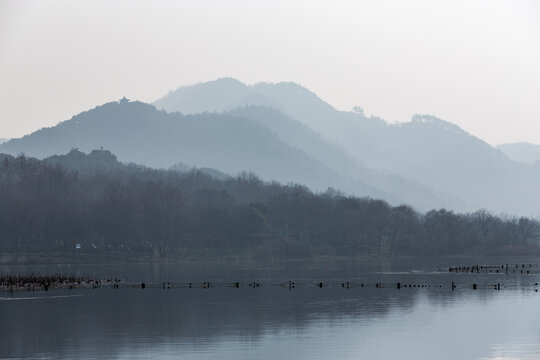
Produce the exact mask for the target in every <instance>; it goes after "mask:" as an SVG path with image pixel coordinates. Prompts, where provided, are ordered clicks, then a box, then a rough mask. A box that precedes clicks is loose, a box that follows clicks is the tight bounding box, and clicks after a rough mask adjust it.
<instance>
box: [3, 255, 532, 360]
mask: <svg viewBox="0 0 540 360" xmlns="http://www.w3.org/2000/svg"><path fill="white" fill-rule="evenodd" d="M536 260H537V259H536ZM453 261H454V262H455V261H456V260H453ZM462 261H465V263H464V264H469V261H468V260H467V261H466V260H462ZM529 261H530V262H533V263H538V261H535V260H529ZM492 262H493V260H492V261H491V262H485V263H492ZM449 265H455V263H452V262H451V261H450V262H449V263H448V264H445V263H443V262H441V261H437V262H433V261H426V262H423V263H422V264H421V265H419V264H418V262H417V261H415V262H405V261H403V262H401V263H399V262H392V263H388V262H385V263H372V264H368V263H365V262H363V263H360V264H359V263H358V262H354V263H353V262H348V263H335V262H331V261H329V262H325V263H317V264H313V263H298V262H295V263H285V264H245V263H243V264H212V265H210V264H206V265H196V264H175V265H171V264H169V265H155V264H154V265H129V266H127V265H100V266H89V265H86V266H81V265H80V266H74V265H73V266H71V267H69V270H70V271H71V272H73V273H75V272H82V273H85V274H91V275H93V274H95V275H96V276H104V277H106V276H120V277H122V278H130V279H132V280H133V281H147V282H158V281H162V280H167V281H171V282H181V281H193V282H196V281H200V282H202V281H216V282H219V281H240V282H242V283H247V282H249V281H260V282H261V283H263V284H265V285H264V286H262V287H260V288H256V289H254V288H250V287H240V288H238V289H235V288H211V289H201V288H195V289H180V288H175V289H169V290H161V289H145V290H142V289H135V288H132V289H109V288H102V289H96V290H92V289H80V290H54V291H49V292H47V293H44V292H37V291H36V292H28V293H27V292H15V293H14V294H13V295H12V296H10V294H9V293H8V292H7V293H2V294H0V297H2V298H1V299H0V317H1V319H2V321H1V322H0V358H6V357H7V358H10V357H12V358H17V357H33V358H36V357H37V358H120V359H133V358H162V359H167V358H175V359H176V358H178V357H179V356H181V358H183V359H184V358H185V359H253V358H262V359H276V358H282V359H335V358H339V359H358V358H365V359H430V360H431V359H530V358H534V359H536V358H540V346H539V344H540V322H539V321H538V320H539V319H540V306H538V305H539V304H540V293H538V292H535V288H536V287H535V286H534V283H535V282H537V281H538V280H539V279H538V276H536V275H530V276H514V275H511V276H510V275H509V276H505V275H501V274H497V275H495V274H466V275H465V274H448V273H446V272H444V271H441V272H439V271H438V270H439V268H442V267H444V266H449ZM54 269H58V267H54V266H52V267H51V266H49V267H24V268H23V267H19V268H17V267H12V268H10V269H7V268H0V272H7V271H13V272H15V271H23V272H31V271H36V272H42V273H45V272H51V271H53V270H54ZM58 271H64V272H65V271H67V270H66V268H65V267H60V270H58ZM289 279H292V280H297V281H299V282H304V283H310V284H314V283H315V282H318V281H324V282H325V283H329V284H330V283H338V282H339V281H347V280H351V281H354V282H361V281H363V282H366V284H367V283H370V284H374V283H376V282H381V283H388V284H390V283H395V282H402V283H405V284H406V283H413V284H431V285H434V284H442V285H443V288H434V287H431V288H402V289H400V290H398V289H396V288H395V287H383V288H380V289H379V288H375V287H364V288H360V287H353V288H351V289H343V288H341V287H323V288H322V289H320V288H317V287H315V286H310V287H302V288H296V289H293V290H291V291H289V290H288V289H286V288H281V287H275V286H270V285H269V284H273V283H279V282H281V281H287V280H289ZM452 281H456V282H457V283H458V284H459V285H460V286H459V287H458V288H457V289H456V291H452V290H451V288H450V286H449V285H450V283H451V282H452ZM473 282H475V283H478V284H480V285H489V284H493V283H497V282H500V283H501V284H504V285H505V286H506V287H505V288H503V289H502V290H501V291H496V290H492V289H490V290H488V289H479V290H472V289H470V288H466V287H465V285H467V284H471V283H473ZM6 299H11V300H6ZM26 299H33V300H32V301H27V300H26Z"/></svg>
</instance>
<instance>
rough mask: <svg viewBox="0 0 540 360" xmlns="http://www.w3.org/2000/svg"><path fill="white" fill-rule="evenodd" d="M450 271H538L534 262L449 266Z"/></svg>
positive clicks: (531, 272) (514, 272)
mask: <svg viewBox="0 0 540 360" xmlns="http://www.w3.org/2000/svg"><path fill="white" fill-rule="evenodd" d="M448 272H451V273H476V274H489V273H491V274H492V273H495V274H506V275H508V274H534V273H538V265H536V264H503V265H473V266H454V267H449V268H448Z"/></svg>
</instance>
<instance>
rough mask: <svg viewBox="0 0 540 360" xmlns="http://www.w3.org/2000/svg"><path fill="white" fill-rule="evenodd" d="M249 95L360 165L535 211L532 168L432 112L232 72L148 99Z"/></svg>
mask: <svg viewBox="0 0 540 360" xmlns="http://www.w3.org/2000/svg"><path fill="white" fill-rule="evenodd" d="M227 89H231V91H228V90H227ZM219 90H222V91H225V92H227V94H228V97H227V98H225V97H221V99H222V100H224V99H226V100H227V101H228V104H226V102H227V101H220V102H219V103H213V102H212V99H213V98H219V96H218V95H216V94H217V92H218V91H219ZM207 91H208V92H210V93H211V94H212V96H207V95H206V92H207ZM185 94H189V95H190V100H192V101H194V102H195V103H197V109H195V108H194V107H186V106H185V103H186V101H184V100H183V99H184V98H185V96H186V95H185ZM234 96H236V98H235V99H233V98H234ZM251 99H255V100H256V101H255V100H254V105H260V103H261V102H262V101H263V100H264V102H265V103H266V104H268V106H274V107H275V108H276V109H280V110H281V111H283V112H285V113H286V114H287V115H289V116H291V117H292V118H294V119H296V120H298V121H299V122H301V123H302V124H304V125H305V126H307V127H309V128H310V129H312V130H313V131H315V132H317V133H319V134H321V135H322V136H323V138H324V140H326V141H327V142H329V143H335V144H339V146H340V147H341V148H342V149H344V150H345V152H347V153H348V154H350V156H351V157H352V158H353V159H354V160H356V161H357V162H360V163H361V164H362V165H363V166H364V167H365V168H371V169H376V170H380V171H384V172H390V173H394V174H397V175H399V176H400V177H402V178H405V179H413V180H414V181H415V182H417V183H419V184H422V185H424V186H425V187H428V188H430V189H432V190H433V191H434V192H435V193H445V194H450V195H451V196H452V197H454V198H459V199H462V200H465V201H467V202H468V203H469V204H474V205H476V206H478V207H486V208H489V209H492V210H496V211H506V212H510V213H519V214H527V215H538V214H540V189H539V188H538V185H537V184H538V183H540V182H539V181H540V170H539V169H538V168H536V167H533V166H529V165H526V164H522V163H518V162H515V161H512V160H511V159H509V158H508V157H507V156H505V155H504V154H503V153H502V152H501V151H500V150H499V149H496V148H494V147H492V146H490V145H489V144H487V143H485V142H484V141H482V140H481V139H478V138H476V137H474V136H472V135H470V134H468V133H466V132H465V131H463V130H462V129H460V128H459V127H457V126H456V125H453V124H451V123H449V122H446V121H443V120H440V119H437V118H436V117H433V116H429V115H417V116H415V117H414V118H413V120H412V121H410V122H407V123H402V124H388V123H386V122H384V121H383V120H381V119H379V118H374V117H370V118H367V117H366V116H364V115H363V114H362V113H353V112H345V111H339V110H336V109H335V108H333V107H332V106H331V105H329V104H327V103H326V102H324V101H323V100H321V99H320V98H319V97H317V95H316V94H314V93H313V92H311V91H309V90H307V89H305V88H303V87H301V86H299V85H297V84H293V83H277V84H268V83H261V84H255V85H252V86H247V85H244V84H242V83H239V82H238V81H236V80H233V79H219V80H216V81H213V82H209V83H203V84H197V85H195V86H193V87H182V88H179V89H178V90H176V91H173V92H171V93H169V94H168V95H167V96H165V97H164V98H162V99H160V100H158V101H156V106H158V107H159V108H163V109H165V110H167V111H183V112H191V111H194V110H198V111H224V110H227V111H228V110H230V109H232V108H234V107H235V106H238V104H242V105H247V104H249V102H250V101H251ZM261 99H262V100H261ZM205 102H206V104H207V105H206V107H205V106H203V104H204V103H205ZM271 104H275V105H271ZM449 207H452V206H451V205H449Z"/></svg>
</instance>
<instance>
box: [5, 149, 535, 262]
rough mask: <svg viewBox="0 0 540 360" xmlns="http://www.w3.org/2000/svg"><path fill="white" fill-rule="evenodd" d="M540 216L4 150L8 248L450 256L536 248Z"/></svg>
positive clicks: (188, 255) (110, 159) (160, 255)
mask: <svg viewBox="0 0 540 360" xmlns="http://www.w3.org/2000/svg"><path fill="white" fill-rule="evenodd" d="M539 235H540V226H539V224H538V221H536V220H533V219H530V218H525V217H511V216H495V215H493V214H491V213H489V212H487V211H485V210H478V211H476V212H473V213H465V214H459V213H454V212H452V211H447V210H445V209H439V210H432V211H429V212H427V213H419V212H417V211H415V210H414V209H413V208H411V207H409V206H407V205H401V206H395V207H393V206H390V205H389V204H387V203H386V202H384V201H381V200H376V199H371V198H358V197H350V196H345V195H343V194H341V193H340V192H338V191H336V190H333V189H328V190H327V191H326V192H323V193H314V192H312V191H310V190H309V189H308V188H306V187H304V186H300V185H294V184H289V185H282V184H278V183H267V182H263V181H261V180H260V179H258V178H257V177H256V176H255V175H253V174H242V175H240V176H237V177H227V176H216V175H215V174H213V173H212V172H210V171H202V170H200V169H199V170H197V169H193V170H189V171H184V172H181V171H178V170H155V169H151V168H146V167H142V166H138V165H133V164H128V165H125V164H122V163H120V162H118V161H117V160H116V157H115V156H114V155H112V154H111V153H110V152H108V151H106V150H95V151H93V152H92V153H91V154H89V155H86V154H84V153H81V152H79V151H77V150H73V151H71V152H70V153H69V154H67V155H64V156H54V157H51V158H48V159H45V160H37V159H33V158H28V157H25V156H24V155H21V156H18V157H13V156H9V155H0V251H1V252H2V253H3V254H11V256H12V258H17V256H20V255H30V254H41V255H42V256H45V257H46V256H48V255H51V254H69V255H75V254H81V255H85V256H94V257H96V258H99V257H100V256H103V257H107V258H109V259H110V257H111V256H113V257H120V258H121V257H123V256H133V257H148V258H154V259H164V258H167V259H170V258H178V259H201V258H203V257H205V258H219V257H221V258H223V257H237V258H308V257H314V256H434V255H435V256H443V255H444V256H446V255H469V254H499V253H506V254H508V253H511V252H515V253H520V252H521V253H523V252H530V251H536V249H537V245H536V244H537V240H538V237H539Z"/></svg>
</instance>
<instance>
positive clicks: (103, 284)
mask: <svg viewBox="0 0 540 360" xmlns="http://www.w3.org/2000/svg"><path fill="white" fill-rule="evenodd" d="M264 285H265V284H263V283H260V282H256V281H254V282H249V283H240V282H226V283H219V282H209V281H204V282H202V283H191V282H190V283H171V282H165V281H163V282H161V283H154V284H152V283H145V282H141V283H127V282H123V281H121V280H119V279H114V280H92V279H88V281H76V282H73V283H66V282H62V283H59V284H51V283H37V284H26V285H24V286H14V285H13V284H11V285H6V284H3V285H2V286H0V290H9V291H11V292H13V291H16V290H19V291H20V290H26V291H35V290H44V291H48V290H49V289H50V288H51V289H97V288H113V289H119V288H141V289H146V288H162V289H164V290H166V289H171V288H188V289H191V288H203V289H210V288H224V287H229V288H240V287H252V288H259V287H262V286H264ZM266 285H267V286H268V285H270V286H276V287H282V288H288V289H289V290H292V289H295V288H302V287H318V288H321V289H322V288H323V287H325V288H326V287H334V288H344V289H351V288H378V289H382V288H387V289H388V288H394V289H411V288H415V289H428V288H439V289H442V288H445V286H443V285H442V284H434V285H431V284H411V283H402V282H397V283H381V282H378V283H357V282H349V281H347V282H341V283H324V282H322V281H321V282H315V283H299V282H295V281H292V280H291V281H288V282H284V283H277V284H266ZM526 286H527V285H523V284H521V285H510V286H508V285H501V284H500V283H497V284H488V285H485V284H482V285H480V284H476V283H473V284H468V285H462V286H458V285H457V284H456V283H455V282H454V281H452V283H451V285H450V286H448V288H449V289H451V290H452V291H455V290H456V289H457V288H468V289H473V290H478V289H494V290H501V289H504V288H523V287H526ZM528 286H530V287H538V283H537V282H535V283H531V284H528ZM535 291H536V292H537V291H538V289H535Z"/></svg>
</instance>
